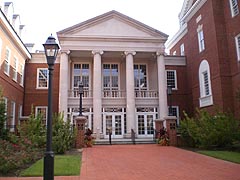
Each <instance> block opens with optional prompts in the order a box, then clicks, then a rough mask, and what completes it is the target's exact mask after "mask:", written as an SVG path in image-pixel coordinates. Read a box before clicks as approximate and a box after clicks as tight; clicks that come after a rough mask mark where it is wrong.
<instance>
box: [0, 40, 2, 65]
mask: <svg viewBox="0 0 240 180" xmlns="http://www.w3.org/2000/svg"><path fill="white" fill-rule="evenodd" d="M0 57H2V38H1V37H0ZM0 64H2V58H0ZM0 69H1V66H0Z"/></svg>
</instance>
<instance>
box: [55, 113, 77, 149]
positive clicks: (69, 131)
mask: <svg viewBox="0 0 240 180" xmlns="http://www.w3.org/2000/svg"><path fill="white" fill-rule="evenodd" d="M63 118H64V117H63V113H58V114H54V116H53V150H54V152H55V153H56V154H64V153H65V152H66V151H67V150H69V149H70V148H71V147H72V145H73V144H74V142H75V137H76V131H75V129H74V128H72V127H71V125H70V121H67V122H64V120H63Z"/></svg>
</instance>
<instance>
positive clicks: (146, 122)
mask: <svg viewBox="0 0 240 180" xmlns="http://www.w3.org/2000/svg"><path fill="white" fill-rule="evenodd" d="M153 120H154V115H153V114H138V115H137V133H138V136H140V137H141V136H143V137H147V136H152V135H153V134H154V123H153Z"/></svg>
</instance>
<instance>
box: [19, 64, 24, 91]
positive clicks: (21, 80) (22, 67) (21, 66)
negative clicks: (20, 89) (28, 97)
mask: <svg viewBox="0 0 240 180" xmlns="http://www.w3.org/2000/svg"><path fill="white" fill-rule="evenodd" d="M23 72H24V66H23V64H20V68H19V77H20V82H19V84H20V85H21V86H23V78H24V77H23Z"/></svg>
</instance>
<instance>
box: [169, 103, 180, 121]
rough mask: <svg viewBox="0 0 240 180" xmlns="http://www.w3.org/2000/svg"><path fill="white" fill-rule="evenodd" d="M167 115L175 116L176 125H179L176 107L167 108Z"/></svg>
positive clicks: (177, 108)
mask: <svg viewBox="0 0 240 180" xmlns="http://www.w3.org/2000/svg"><path fill="white" fill-rule="evenodd" d="M171 111H172V112H171ZM168 115H169V116H170V115H172V116H175V117H176V118H177V125H179V107H178V106H171V107H168Z"/></svg>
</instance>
